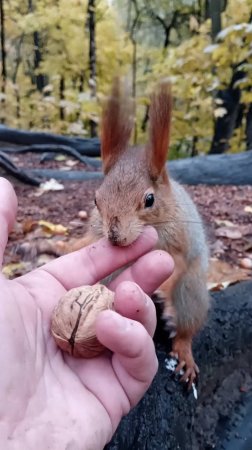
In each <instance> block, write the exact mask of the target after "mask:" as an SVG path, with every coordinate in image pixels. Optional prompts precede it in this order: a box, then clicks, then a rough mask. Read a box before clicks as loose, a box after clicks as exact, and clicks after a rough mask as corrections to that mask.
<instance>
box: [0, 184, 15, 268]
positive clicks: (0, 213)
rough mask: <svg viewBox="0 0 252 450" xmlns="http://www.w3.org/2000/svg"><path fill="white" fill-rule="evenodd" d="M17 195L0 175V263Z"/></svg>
mask: <svg viewBox="0 0 252 450" xmlns="http://www.w3.org/2000/svg"><path fill="white" fill-rule="evenodd" d="M16 213H17V197H16V194H15V192H14V189H13V187H12V185H11V184H10V182H9V181H7V180H6V179H5V178H1V177H0V230H1V232H0V265H2V262H3V254H4V250H5V247H6V244H7V241H8V235H9V232H10V230H11V228H12V226H13V224H14V222H15V218H16Z"/></svg>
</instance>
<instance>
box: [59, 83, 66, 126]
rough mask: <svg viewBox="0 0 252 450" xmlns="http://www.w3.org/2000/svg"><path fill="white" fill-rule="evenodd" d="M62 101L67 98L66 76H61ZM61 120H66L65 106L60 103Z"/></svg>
mask: <svg viewBox="0 0 252 450" xmlns="http://www.w3.org/2000/svg"><path fill="white" fill-rule="evenodd" d="M59 90H60V101H64V100H65V78H64V77H62V76H61V77H60V88H59ZM60 120H65V108H64V106H63V105H62V104H61V105H60Z"/></svg>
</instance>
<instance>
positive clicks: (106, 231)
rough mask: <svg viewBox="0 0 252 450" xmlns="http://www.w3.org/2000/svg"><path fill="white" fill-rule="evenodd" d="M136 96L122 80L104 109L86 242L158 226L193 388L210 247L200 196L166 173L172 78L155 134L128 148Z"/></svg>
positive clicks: (158, 103)
mask: <svg viewBox="0 0 252 450" xmlns="http://www.w3.org/2000/svg"><path fill="white" fill-rule="evenodd" d="M131 111H132V108H131V100H130V99H129V97H128V96H127V94H126V93H125V91H124V90H123V88H122V85H121V84H120V82H119V81H118V80H117V81H115V82H114V85H113V88H112V93H111V96H110V97H109V99H108V101H107V104H106V106H105V108H104V110H103V115H102V121H101V155H102V162H103V171H104V175H105V178H104V181H103V182H102V184H101V186H100V187H99V189H98V190H97V191H96V194H95V208H94V210H93V211H92V214H91V219H90V224H89V230H88V232H87V235H86V236H85V238H84V240H83V244H85V245H87V244H88V243H91V242H94V241H95V240H97V239H99V238H101V237H103V236H106V237H107V238H108V239H109V241H110V242H111V243H112V244H113V245H119V246H126V245H129V244H131V243H132V242H134V241H135V240H136V239H137V238H138V236H139V235H140V234H141V232H142V230H143V227H144V226H145V225H152V226H153V227H154V228H155V229H156V230H157V232H158V236H159V240H158V248H159V249H162V250H165V251H167V252H169V253H170V254H171V255H172V256H173V259H174V262H175V269H174V272H173V274H172V276H171V277H170V278H169V279H168V280H167V281H166V282H165V283H163V285H162V286H160V288H159V290H158V296H159V298H160V297H161V298H162V300H163V302H164V313H163V316H164V318H165V319H166V322H167V325H168V329H169V328H171V331H172V334H173V331H174V330H173V325H174V324H175V327H176V335H175V336H174V338H173V341H172V353H171V355H173V356H176V357H177V358H178V360H179V363H178V366H177V369H176V370H177V371H180V369H182V368H183V369H184V374H183V376H182V378H181V380H182V381H187V380H188V381H189V386H191V385H192V383H193V381H194V380H195V379H196V377H197V374H198V372H199V369H198V367H197V365H196V363H195V361H194V358H193V354H192V339H193V336H194V335H195V334H196V333H197V331H198V330H199V329H200V328H201V327H202V325H203V323H204V321H205V318H206V316H207V311H208V308H209V295H208V291H207V288H206V274H207V269H208V247H207V244H206V238H205V234H204V229H203V225H202V221H201V218H200V216H199V213H198V211H197V209H196V206H195V205H194V203H193V201H192V200H191V198H190V197H189V195H188V194H187V192H186V191H185V190H184V188H183V187H182V186H181V185H179V184H178V183H177V182H175V181H174V180H172V179H171V177H170V176H169V175H168V174H167V170H166V160H167V152H168V146H169V138H170V128H171V111H172V96H171V88H170V84H169V82H162V83H160V84H159V86H158V87H157V90H156V92H154V94H153V95H152V98H151V105H150V112H149V139H148V143H147V145H146V146H145V147H144V148H130V147H129V146H128V144H129V140H130V137H131V133H132V129H133V124H134V122H133V117H132V113H131Z"/></svg>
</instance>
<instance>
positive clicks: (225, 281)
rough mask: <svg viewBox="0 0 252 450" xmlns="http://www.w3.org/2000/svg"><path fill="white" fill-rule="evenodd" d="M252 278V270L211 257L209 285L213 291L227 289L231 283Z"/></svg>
mask: <svg viewBox="0 0 252 450" xmlns="http://www.w3.org/2000/svg"><path fill="white" fill-rule="evenodd" d="M251 278H252V272H251V271H249V270H245V269H241V268H238V267H234V266H231V264H229V263H227V262H225V261H220V260H219V259H217V258H211V259H210V266H209V270H208V280H207V287H208V289H209V290H211V291H212V290H221V289H226V288H227V287H228V286H229V285H230V284H234V283H237V282H238V281H242V280H249V279H251Z"/></svg>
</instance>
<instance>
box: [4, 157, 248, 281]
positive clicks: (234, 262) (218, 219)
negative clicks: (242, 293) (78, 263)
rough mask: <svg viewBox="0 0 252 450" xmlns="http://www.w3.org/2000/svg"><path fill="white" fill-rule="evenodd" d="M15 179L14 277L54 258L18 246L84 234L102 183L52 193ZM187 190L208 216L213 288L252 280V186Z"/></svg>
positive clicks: (66, 164) (70, 165)
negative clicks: (17, 204) (27, 251)
mask: <svg viewBox="0 0 252 450" xmlns="http://www.w3.org/2000/svg"><path fill="white" fill-rule="evenodd" d="M12 160H13V162H15V163H16V164H17V165H18V166H19V167H24V168H58V169H60V170H71V169H72V170H73V169H74V170H83V164H82V163H79V162H77V161H74V160H72V159H71V158H69V157H62V156H61V157H58V161H55V160H51V161H44V162H43V164H42V163H41V155H39V154H33V153H30V154H29V153H27V154H25V155H18V154H15V156H12ZM85 170H87V169H86V168H85ZM92 170H93V169H92ZM1 173H2V172H1ZM2 174H3V173H2ZM8 178H10V177H8ZM11 182H12V183H13V185H14V187H15V190H16V193H17V196H18V202H19V206H18V213H17V223H16V225H15V227H14V230H13V231H12V233H11V235H10V238H9V242H8V245H7V249H6V254H5V259H4V273H5V274H6V275H7V276H8V277H10V278H12V277H13V276H18V275H21V274H23V273H25V272H27V271H29V270H31V269H32V268H34V267H37V266H39V265H41V264H43V263H45V262H47V261H49V260H50V259H52V258H54V257H55V256H53V255H48V254H42V255H34V254H33V255H32V256H31V257H29V256H27V255H26V258H24V257H23V255H22V254H20V252H19V251H18V248H19V246H20V244H24V243H32V242H35V241H36V242H37V241H39V240H40V241H41V240H50V241H52V240H63V241H68V240H72V239H75V238H79V237H81V236H83V234H84V233H85V231H86V229H87V224H88V216H89V214H90V211H91V210H92V208H93V204H94V203H93V201H94V193H95V190H96V189H97V188H98V186H99V185H100V183H101V181H100V180H93V181H85V182H69V181H67V182H60V184H62V190H49V191H47V190H41V189H40V188H36V187H33V186H28V185H25V184H23V183H20V182H18V181H16V180H14V179H13V178H11ZM185 188H186V189H187V190H188V192H189V193H190V194H191V196H192V198H193V200H194V201H195V203H196V205H197V206H198V209H199V211H200V213H201V215H202V217H203V220H204V224H205V229H206V234H207V237H208V242H209V247H210V255H211V264H210V270H209V285H210V287H211V288H216V289H219V288H221V287H226V286H227V285H228V284H230V283H234V282H236V281H239V280H242V279H247V278H252V186H206V185H199V186H185ZM52 189H53V187H52ZM85 213H86V214H85ZM42 221H44V222H42ZM55 225H60V226H55Z"/></svg>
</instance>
